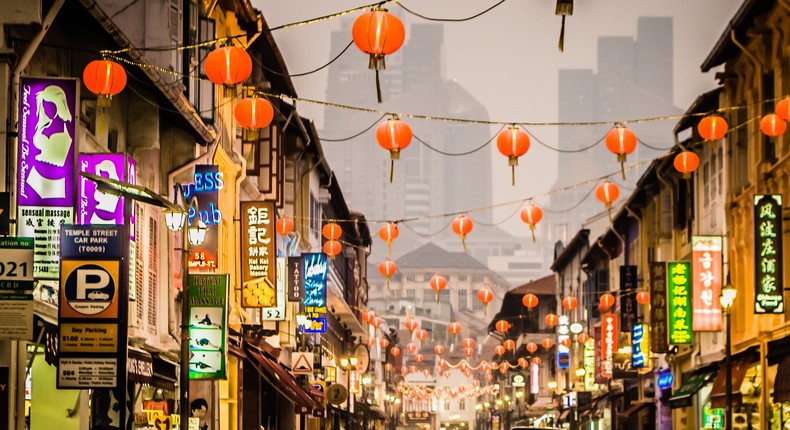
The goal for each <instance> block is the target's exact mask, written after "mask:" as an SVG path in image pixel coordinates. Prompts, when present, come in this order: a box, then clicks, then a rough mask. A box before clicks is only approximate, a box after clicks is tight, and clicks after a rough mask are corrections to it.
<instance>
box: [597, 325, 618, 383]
mask: <svg viewBox="0 0 790 430" xmlns="http://www.w3.org/2000/svg"><path fill="white" fill-rule="evenodd" d="M601 324H603V325H602V327H601V332H602V333H601V334H602V336H603V339H601V376H603V377H604V378H611V377H612V369H613V367H612V366H613V362H612V356H613V355H614V353H615V352H617V338H618V336H620V332H619V330H618V327H617V326H618V321H617V315H615V314H605V315H604V316H603V317H602V318H601Z"/></svg>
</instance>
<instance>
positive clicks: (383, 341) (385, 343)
mask: <svg viewBox="0 0 790 430" xmlns="http://www.w3.org/2000/svg"><path fill="white" fill-rule="evenodd" d="M389 345H390V341H389V340H387V339H383V338H382V339H379V346H380V347H381V348H382V349H383V348H386V347H388V346H389Z"/></svg>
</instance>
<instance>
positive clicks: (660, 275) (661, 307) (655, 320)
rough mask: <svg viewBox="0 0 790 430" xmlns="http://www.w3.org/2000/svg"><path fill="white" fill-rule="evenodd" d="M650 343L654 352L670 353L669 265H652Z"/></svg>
mask: <svg viewBox="0 0 790 430" xmlns="http://www.w3.org/2000/svg"><path fill="white" fill-rule="evenodd" d="M650 323H651V324H652V325H653V327H652V328H653V329H652V330H651V331H650V343H651V347H652V351H653V352H655V353H657V354H661V353H667V352H669V344H668V343H667V334H668V333H667V263H664V262H663V261H662V262H652V263H650Z"/></svg>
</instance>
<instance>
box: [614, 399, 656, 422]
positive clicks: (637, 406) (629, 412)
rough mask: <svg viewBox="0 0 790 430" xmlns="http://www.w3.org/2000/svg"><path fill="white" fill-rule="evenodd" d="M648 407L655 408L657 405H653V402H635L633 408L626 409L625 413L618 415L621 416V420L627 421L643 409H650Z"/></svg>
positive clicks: (632, 404)
mask: <svg viewBox="0 0 790 430" xmlns="http://www.w3.org/2000/svg"><path fill="white" fill-rule="evenodd" d="M648 407H653V408H655V407H656V404H655V403H653V402H634V403H631V406H630V407H629V408H628V409H626V410H625V411H624V412H620V413H619V414H617V415H619V416H620V417H621V418H625V419H627V418H628V417H630V416H632V415H634V414H637V413H639V411H641V410H642V409H645V408H648Z"/></svg>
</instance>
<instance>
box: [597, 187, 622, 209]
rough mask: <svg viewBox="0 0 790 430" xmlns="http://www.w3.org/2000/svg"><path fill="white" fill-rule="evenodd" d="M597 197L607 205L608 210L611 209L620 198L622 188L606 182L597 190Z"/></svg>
mask: <svg viewBox="0 0 790 430" xmlns="http://www.w3.org/2000/svg"><path fill="white" fill-rule="evenodd" d="M595 197H597V198H598V200H600V201H601V202H603V203H605V204H606V207H607V208H611V207H612V203H614V201H615V200H617V198H618V197H620V188H619V187H618V186H617V184H615V183H612V182H609V181H606V182H604V183H602V184H600V185H598V188H596V189H595Z"/></svg>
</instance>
